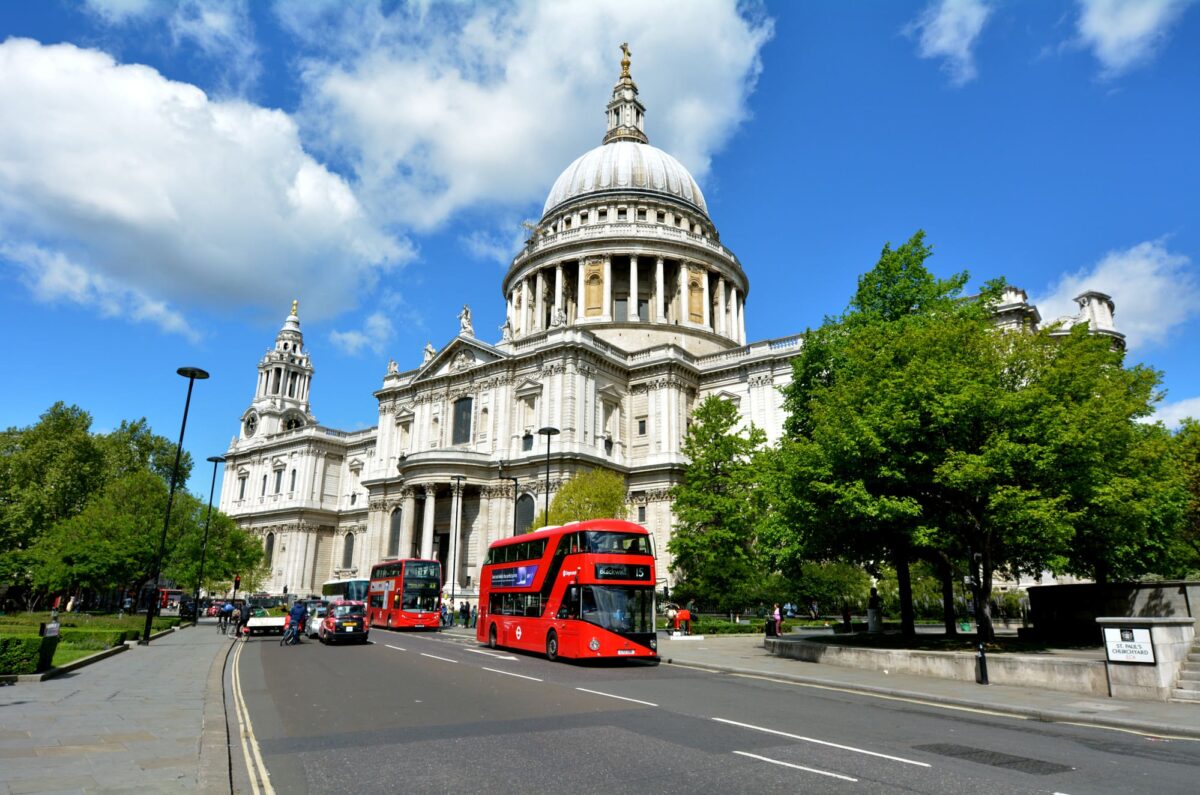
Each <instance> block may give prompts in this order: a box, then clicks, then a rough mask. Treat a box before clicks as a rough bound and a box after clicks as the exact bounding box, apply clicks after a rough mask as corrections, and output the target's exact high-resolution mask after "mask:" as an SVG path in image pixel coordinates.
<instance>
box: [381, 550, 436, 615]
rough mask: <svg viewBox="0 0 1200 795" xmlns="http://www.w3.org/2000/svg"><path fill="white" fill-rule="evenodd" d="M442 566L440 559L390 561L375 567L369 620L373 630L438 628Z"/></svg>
mask: <svg viewBox="0 0 1200 795" xmlns="http://www.w3.org/2000/svg"><path fill="white" fill-rule="evenodd" d="M441 599H442V564H441V563H440V562H438V561H436V560H417V559H404V560H387V561H384V562H383V563H376V564H375V565H374V566H372V567H371V586H370V593H369V597H368V599H367V620H368V621H370V622H371V626H373V627H388V628H390V629H438V628H439V627H440V625H441V621H440V620H439V614H438V609H439V608H440V607H441Z"/></svg>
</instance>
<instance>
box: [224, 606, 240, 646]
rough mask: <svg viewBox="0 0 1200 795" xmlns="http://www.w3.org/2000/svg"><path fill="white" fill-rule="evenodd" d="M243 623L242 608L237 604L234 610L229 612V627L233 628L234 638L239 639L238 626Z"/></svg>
mask: <svg viewBox="0 0 1200 795" xmlns="http://www.w3.org/2000/svg"><path fill="white" fill-rule="evenodd" d="M241 623H242V608H240V607H238V606H237V605H234V606H233V612H231V613H230V614H229V626H228V627H227V629H232V630H233V639H234V640H237V633H238V626H239V625H240V624H241Z"/></svg>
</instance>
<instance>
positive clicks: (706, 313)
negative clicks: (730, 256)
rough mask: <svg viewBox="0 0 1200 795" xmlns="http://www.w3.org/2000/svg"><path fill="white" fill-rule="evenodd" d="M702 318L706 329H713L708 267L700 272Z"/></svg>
mask: <svg viewBox="0 0 1200 795" xmlns="http://www.w3.org/2000/svg"><path fill="white" fill-rule="evenodd" d="M700 317H701V320H702V322H703V323H704V328H705V329H708V330H711V329H712V306H711V305H710V304H709V302H708V267H707V266H705V267H703V268H702V269H701V272H700Z"/></svg>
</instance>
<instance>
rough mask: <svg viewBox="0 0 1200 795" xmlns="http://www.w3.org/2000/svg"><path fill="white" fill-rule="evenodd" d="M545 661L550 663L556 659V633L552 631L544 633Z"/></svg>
mask: <svg viewBox="0 0 1200 795" xmlns="http://www.w3.org/2000/svg"><path fill="white" fill-rule="evenodd" d="M546 659H547V660H549V661H550V662H554V661H555V660H557V659H558V633H557V632H555V631H554V630H550V631H549V632H547V633H546Z"/></svg>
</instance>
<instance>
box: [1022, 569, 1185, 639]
mask: <svg viewBox="0 0 1200 795" xmlns="http://www.w3.org/2000/svg"><path fill="white" fill-rule="evenodd" d="M1028 593H1029V617H1030V619H1031V620H1032V621H1033V628H1032V631H1031V633H1029V634H1032V635H1033V636H1034V637H1040V638H1052V639H1054V640H1056V641H1068V640H1071V641H1088V642H1091V641H1096V642H1099V640H1100V633H1099V630H1098V628H1097V627H1096V619H1097V618H1099V617H1101V616H1125V617H1129V618H1180V617H1184V616H1186V617H1190V618H1191V619H1192V620H1193V623H1194V625H1195V629H1196V633H1197V634H1200V582H1196V581H1185V580H1164V581H1161V582H1145V583H1136V582H1135V583H1111V584H1109V585H1097V584H1096V583H1079V584H1076V585H1036V586H1034V587H1032V588H1030V589H1029V590H1028Z"/></svg>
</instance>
